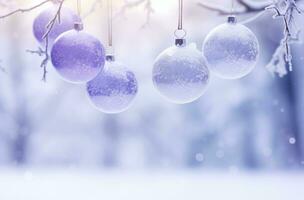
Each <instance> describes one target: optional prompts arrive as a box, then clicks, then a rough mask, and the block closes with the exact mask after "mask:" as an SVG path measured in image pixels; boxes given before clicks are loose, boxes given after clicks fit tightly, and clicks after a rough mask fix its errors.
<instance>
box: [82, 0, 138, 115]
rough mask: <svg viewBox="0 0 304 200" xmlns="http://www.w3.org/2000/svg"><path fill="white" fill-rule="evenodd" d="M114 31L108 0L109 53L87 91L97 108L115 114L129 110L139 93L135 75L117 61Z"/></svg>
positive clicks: (109, 1) (88, 85) (110, 4)
mask: <svg viewBox="0 0 304 200" xmlns="http://www.w3.org/2000/svg"><path fill="white" fill-rule="evenodd" d="M112 35H113V33H112V1H111V0H108V46H109V48H108V55H107V56H106V59H107V62H106V65H105V68H104V70H103V71H101V72H100V73H99V74H98V76H97V77H96V78H94V79H93V80H91V81H89V82H88V83H87V93H88V95H89V98H90V100H91V101H92V103H93V104H94V105H95V106H96V108H97V109H99V110H100V111H102V112H104V113H109V114H115V113H120V112H123V111H125V110H127V109H128V108H129V107H130V105H131V103H132V102H133V100H134V98H135V96H136V95H137V91H138V85H137V80H136V78H135V75H134V73H133V72H132V71H130V70H128V69H127V68H126V67H125V66H124V65H123V64H121V63H119V62H117V61H115V57H114V53H113V52H114V51H113V36H112Z"/></svg>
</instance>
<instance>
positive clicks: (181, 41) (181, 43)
mask: <svg viewBox="0 0 304 200" xmlns="http://www.w3.org/2000/svg"><path fill="white" fill-rule="evenodd" d="M175 45H176V46H178V47H184V46H186V39H175Z"/></svg>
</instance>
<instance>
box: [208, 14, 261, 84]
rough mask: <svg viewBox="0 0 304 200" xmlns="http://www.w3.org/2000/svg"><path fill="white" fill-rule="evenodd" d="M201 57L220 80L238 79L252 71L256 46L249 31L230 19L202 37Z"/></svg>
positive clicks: (255, 58)
mask: <svg viewBox="0 0 304 200" xmlns="http://www.w3.org/2000/svg"><path fill="white" fill-rule="evenodd" d="M203 53H204V56H205V58H206V61H207V65H208V67H209V68H210V69H211V71H212V72H214V74H216V75H217V76H219V77H221V78H224V79H238V78H242V77H244V76H246V75H248V74H249V73H250V72H251V71H252V70H253V69H254V67H255V65H256V63H257V59H258V54H259V43H258V40H257V38H256V36H255V35H254V34H253V33H252V31H251V30H250V29H248V28H247V27H246V26H244V25H242V24H238V23H237V22H236V18H235V17H233V16H230V17H229V18H228V22H227V23H225V24H222V25H220V26H218V27H216V28H215V29H214V30H213V31H211V32H210V33H209V34H208V36H207V37H206V39H205V41H204V44H203Z"/></svg>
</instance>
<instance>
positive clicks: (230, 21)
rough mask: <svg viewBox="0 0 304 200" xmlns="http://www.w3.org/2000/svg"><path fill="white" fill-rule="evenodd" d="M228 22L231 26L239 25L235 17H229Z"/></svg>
mask: <svg viewBox="0 0 304 200" xmlns="http://www.w3.org/2000/svg"><path fill="white" fill-rule="evenodd" d="M227 22H228V23H229V24H236V23H237V19H236V17H235V16H229V17H228V19H227Z"/></svg>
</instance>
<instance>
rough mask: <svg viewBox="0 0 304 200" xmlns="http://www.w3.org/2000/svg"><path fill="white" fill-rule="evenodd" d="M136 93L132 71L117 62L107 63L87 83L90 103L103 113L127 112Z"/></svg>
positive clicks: (135, 83) (136, 88) (136, 87)
mask: <svg viewBox="0 0 304 200" xmlns="http://www.w3.org/2000/svg"><path fill="white" fill-rule="evenodd" d="M137 91H138V86H137V80H136V78H135V75H134V73H133V72H132V71H130V70H128V69H127V68H126V67H125V66H124V65H122V64H121V63H119V62H117V61H107V62H106V65H105V69H104V70H103V71H102V72H101V73H100V74H98V76H97V77H96V78H95V79H93V80H92V81H90V82H88V83H87V92H88V95H89V98H90V99H91V101H92V103H93V104H94V105H95V106H96V107H97V109H99V110H100V111H102V112H104V113H110V114H111V113H112V114H114V113H120V112H123V111H125V110H127V109H128V108H129V107H130V105H131V103H132V101H133V99H134V98H135V96H136V94H137Z"/></svg>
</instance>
